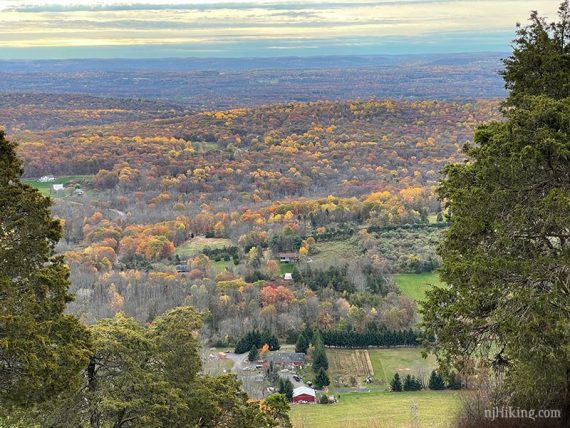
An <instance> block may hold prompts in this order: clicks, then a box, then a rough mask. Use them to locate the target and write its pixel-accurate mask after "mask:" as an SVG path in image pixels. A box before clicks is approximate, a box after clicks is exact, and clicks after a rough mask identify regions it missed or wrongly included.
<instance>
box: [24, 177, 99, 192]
mask: <svg viewBox="0 0 570 428" xmlns="http://www.w3.org/2000/svg"><path fill="white" fill-rule="evenodd" d="M92 179H93V176H91V175H66V176H62V177H56V179H55V181H50V182H48V183H41V182H40V181H39V180H37V179H25V180H24V183H26V184H29V185H30V186H32V187H35V188H36V189H38V190H39V191H40V192H41V193H42V194H43V195H44V196H50V192H51V189H52V187H53V185H54V184H63V185H68V184H70V183H78V184H80V185H83V184H86V183H90V182H91V181H92Z"/></svg>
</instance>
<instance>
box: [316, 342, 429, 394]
mask: <svg viewBox="0 0 570 428" xmlns="http://www.w3.org/2000/svg"><path fill="white" fill-rule="evenodd" d="M327 357H328V359H329V364H330V374H331V380H332V386H333V387H340V388H346V387H366V388H371V389H374V388H383V389H385V388H387V387H388V385H389V382H390V379H391V378H392V376H393V375H394V373H396V372H398V373H400V375H402V376H405V375H407V374H411V375H415V376H419V377H421V378H425V379H426V380H427V376H429V374H430V373H431V371H432V370H433V369H435V368H436V367H437V364H436V361H435V358H434V357H433V356H432V355H430V356H428V358H427V359H424V358H422V356H421V350H420V349H419V348H390V349H364V350H363V349H360V350H354V349H352V350H349V349H330V348H329V349H327ZM368 376H371V377H372V383H371V384H365V382H364V381H365V379H366V378H367V377H368Z"/></svg>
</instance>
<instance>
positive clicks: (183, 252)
mask: <svg viewBox="0 0 570 428" xmlns="http://www.w3.org/2000/svg"><path fill="white" fill-rule="evenodd" d="M231 245H232V242H231V241H230V240H229V239H223V238H204V237H203V236H197V237H196V238H193V239H191V240H189V241H187V242H185V243H184V244H182V245H180V246H179V247H178V248H177V249H176V254H178V255H179V256H180V257H183V258H188V257H192V256H195V255H196V254H200V253H201V252H202V251H204V249H205V248H207V247H208V248H211V249H214V248H224V247H231Z"/></svg>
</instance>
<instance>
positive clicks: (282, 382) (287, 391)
mask: <svg viewBox="0 0 570 428" xmlns="http://www.w3.org/2000/svg"><path fill="white" fill-rule="evenodd" d="M294 389H295V388H294V387H293V382H291V380H290V379H289V378H286V379H283V378H280V379H279V393H280V394H283V395H284V396H285V397H287V399H288V400H289V401H291V400H292V399H293V390H294Z"/></svg>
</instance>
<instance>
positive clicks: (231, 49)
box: [0, 0, 558, 60]
mask: <svg viewBox="0 0 570 428" xmlns="http://www.w3.org/2000/svg"><path fill="white" fill-rule="evenodd" d="M557 6H558V1H552V0H536V1H526V0H525V1H513V0H498V1H491V0H478V1H461V0H383V1H370V0H359V1H357V2H347V1H341V0H326V1H323V2H315V1H305V2H296V1H278V0H274V1H260V0H249V1H232V0H223V1H218V0H214V1H211V0H210V1H208V0H201V1H181V0H145V1H141V0H139V1H130V2H125V1H119V0H111V1H104V2H101V1H93V0H75V1H73V0H59V1H53V0H52V1H50V0H43V1H40V0H8V1H4V2H1V3H0V24H1V25H2V29H1V30H0V59H5V60H7V59H72V58H109V59H111V58H176V57H179V58H186V57H196V58H247V57H252V58H256V57H259V58H264V57H289V56H297V57H313V56H328V55H395V54H431V53H433V54H435V53H437V54H452V53H476V52H508V51H509V43H510V41H511V40H512V39H513V36H514V31H515V23H516V22H524V21H525V20H526V19H527V17H528V15H529V13H530V11H531V10H533V9H538V10H539V11H540V12H541V13H542V14H545V15H547V16H548V17H549V18H552V19H553V18H554V15H555V12H556V8H557Z"/></svg>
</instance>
